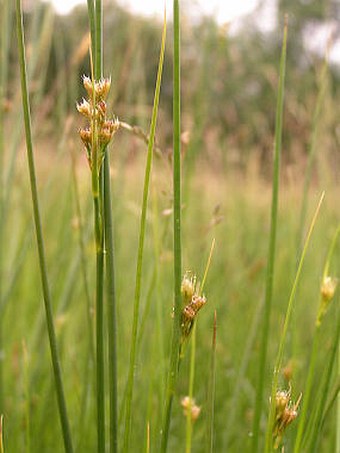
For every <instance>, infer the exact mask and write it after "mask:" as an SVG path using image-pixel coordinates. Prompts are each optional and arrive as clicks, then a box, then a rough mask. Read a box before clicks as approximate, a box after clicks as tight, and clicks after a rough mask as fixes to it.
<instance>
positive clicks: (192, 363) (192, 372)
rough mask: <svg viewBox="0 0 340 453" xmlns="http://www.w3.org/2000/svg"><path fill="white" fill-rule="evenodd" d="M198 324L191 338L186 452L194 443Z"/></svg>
mask: <svg viewBox="0 0 340 453" xmlns="http://www.w3.org/2000/svg"><path fill="white" fill-rule="evenodd" d="M196 326H197V321H196V322H195V323H194V327H193V329H192V330H193V331H192V339H191V354H190V372H189V373H190V374H189V389H188V390H189V391H188V396H189V401H190V403H189V404H190V405H189V408H188V413H187V424H186V443H185V452H186V453H190V452H191V444H192V411H191V409H192V405H193V394H194V380H195V357H196Z"/></svg>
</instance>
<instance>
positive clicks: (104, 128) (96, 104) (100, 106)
mask: <svg viewBox="0 0 340 453" xmlns="http://www.w3.org/2000/svg"><path fill="white" fill-rule="evenodd" d="M83 85H84V88H85V90H86V92H87V94H88V99H83V100H82V101H81V102H80V103H77V110H78V112H79V113H80V114H82V115H83V116H85V118H86V119H87V120H88V121H89V126H88V127H85V128H82V129H80V130H79V134H80V138H81V140H82V142H83V144H84V146H85V150H86V156H87V160H88V162H89V165H90V168H91V169H92V164H93V156H94V155H96V163H97V168H98V170H99V169H100V167H101V165H102V162H103V159H104V155H105V148H106V146H107V145H108V144H109V143H110V141H111V140H112V138H113V136H114V134H115V133H116V132H117V130H118V129H119V124H120V123H119V121H118V120H117V119H116V118H114V119H111V118H107V116H106V113H107V106H106V102H105V99H106V97H107V95H108V93H109V90H110V87H111V78H102V79H100V80H95V81H92V80H91V79H90V78H89V77H87V76H83ZM94 149H95V151H96V152H94Z"/></svg>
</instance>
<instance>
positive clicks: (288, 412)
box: [273, 390, 302, 450]
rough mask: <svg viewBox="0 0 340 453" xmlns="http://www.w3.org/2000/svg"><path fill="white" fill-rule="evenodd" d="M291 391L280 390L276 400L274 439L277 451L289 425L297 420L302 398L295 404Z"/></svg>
mask: <svg viewBox="0 0 340 453" xmlns="http://www.w3.org/2000/svg"><path fill="white" fill-rule="evenodd" d="M290 393H291V392H290V390H278V391H277V392H276V398H275V421H274V428H273V439H274V448H275V450H276V449H278V448H279V446H280V444H281V442H282V437H283V434H284V432H285V430H286V428H287V426H288V425H290V424H291V423H292V421H293V420H295V419H296V417H297V415H298V411H297V410H298V407H299V404H300V401H301V396H302V395H300V397H299V399H298V400H297V402H296V403H295V404H294V403H293V402H292V400H291V397H290V396H291V394H290Z"/></svg>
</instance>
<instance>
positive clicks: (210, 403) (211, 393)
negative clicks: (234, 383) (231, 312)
mask: <svg viewBox="0 0 340 453" xmlns="http://www.w3.org/2000/svg"><path fill="white" fill-rule="evenodd" d="M216 332H217V323H216V310H215V313H214V325H213V334H212V344H211V360H210V375H209V386H208V398H207V451H208V452H210V453H213V452H214V421H215V383H216Z"/></svg>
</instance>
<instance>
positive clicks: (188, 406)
mask: <svg viewBox="0 0 340 453" xmlns="http://www.w3.org/2000/svg"><path fill="white" fill-rule="evenodd" d="M181 405H182V407H183V414H184V415H185V416H186V417H188V415H189V414H190V416H191V420H192V421H196V420H197V419H198V417H199V415H200V413H201V407H200V406H197V404H196V401H195V399H194V398H190V396H185V397H184V398H182V401H181Z"/></svg>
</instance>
